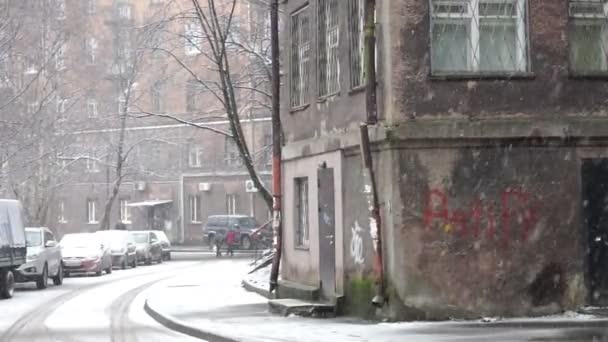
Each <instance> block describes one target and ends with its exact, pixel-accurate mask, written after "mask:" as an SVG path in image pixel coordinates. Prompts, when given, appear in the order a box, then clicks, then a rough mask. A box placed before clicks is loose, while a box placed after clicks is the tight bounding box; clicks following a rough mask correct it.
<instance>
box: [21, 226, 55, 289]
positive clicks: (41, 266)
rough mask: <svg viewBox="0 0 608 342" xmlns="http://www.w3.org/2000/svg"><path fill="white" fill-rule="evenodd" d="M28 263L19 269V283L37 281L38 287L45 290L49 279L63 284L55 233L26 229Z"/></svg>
mask: <svg viewBox="0 0 608 342" xmlns="http://www.w3.org/2000/svg"><path fill="white" fill-rule="evenodd" d="M25 240H26V245H27V254H26V255H27V262H26V263H25V264H23V265H21V266H20V267H19V268H18V269H17V274H16V280H17V282H30V281H35V282H36V287H37V288H39V289H44V288H46V287H47V286H48V279H49V278H51V279H53V284H55V285H61V284H63V264H62V262H61V260H62V257H61V248H59V246H58V244H57V241H56V240H55V236H54V235H53V232H52V231H51V230H50V229H48V228H45V227H36V228H33V227H32V228H25Z"/></svg>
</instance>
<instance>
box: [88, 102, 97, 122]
mask: <svg viewBox="0 0 608 342" xmlns="http://www.w3.org/2000/svg"><path fill="white" fill-rule="evenodd" d="M87 116H88V117H89V118H96V117H97V100H96V99H93V98H89V99H87Z"/></svg>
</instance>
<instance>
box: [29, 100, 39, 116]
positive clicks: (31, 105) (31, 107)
mask: <svg viewBox="0 0 608 342" xmlns="http://www.w3.org/2000/svg"><path fill="white" fill-rule="evenodd" d="M39 109H40V105H39V104H38V102H37V101H34V102H28V104H27V113H28V114H34V113H36V112H37V111H38V110H39Z"/></svg>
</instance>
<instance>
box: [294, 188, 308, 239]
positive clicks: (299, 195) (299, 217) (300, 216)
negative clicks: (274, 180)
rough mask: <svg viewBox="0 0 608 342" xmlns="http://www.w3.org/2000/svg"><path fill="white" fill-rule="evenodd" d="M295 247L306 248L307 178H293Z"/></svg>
mask: <svg viewBox="0 0 608 342" xmlns="http://www.w3.org/2000/svg"><path fill="white" fill-rule="evenodd" d="M294 182H295V191H296V192H295V195H296V198H295V202H296V203H295V209H296V213H295V214H296V215H295V219H296V222H295V227H296V232H295V233H296V234H295V237H296V241H295V242H296V246H298V247H308V241H309V238H308V178H306V177H301V178H295V179H294Z"/></svg>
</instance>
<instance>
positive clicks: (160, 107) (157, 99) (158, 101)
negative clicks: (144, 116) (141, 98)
mask: <svg viewBox="0 0 608 342" xmlns="http://www.w3.org/2000/svg"><path fill="white" fill-rule="evenodd" d="M165 90H166V83H165V81H157V82H154V85H153V86H152V92H151V94H150V95H151V97H152V108H153V110H154V111H155V112H157V113H163V112H164V111H165Z"/></svg>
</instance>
